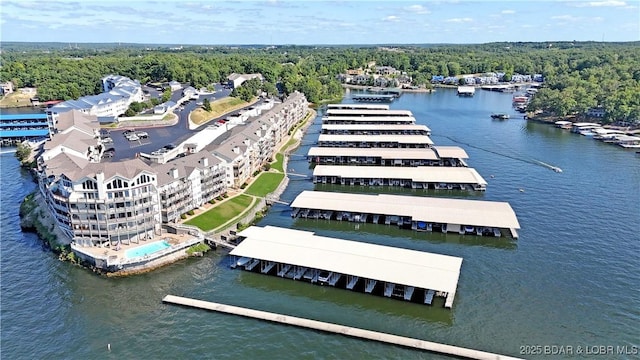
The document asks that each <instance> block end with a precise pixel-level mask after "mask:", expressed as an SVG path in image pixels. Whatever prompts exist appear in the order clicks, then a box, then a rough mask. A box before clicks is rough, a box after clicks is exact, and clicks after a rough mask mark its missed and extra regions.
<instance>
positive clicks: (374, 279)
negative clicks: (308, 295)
mask: <svg viewBox="0 0 640 360" xmlns="http://www.w3.org/2000/svg"><path fill="white" fill-rule="evenodd" d="M238 236H240V237H241V238H244V239H243V240H242V242H241V243H240V244H239V245H238V246H236V248H235V249H233V250H232V251H231V252H230V253H229V255H230V256H233V257H234V261H233V263H232V267H237V266H239V267H241V268H243V269H245V270H250V271H251V270H255V271H259V272H261V273H263V274H275V275H277V276H280V277H286V278H289V279H293V280H303V281H309V282H311V283H313V284H322V285H329V286H334V287H341V288H345V289H350V290H354V291H363V292H365V293H370V294H371V293H373V294H380V295H383V296H386V297H390V298H397V299H401V300H406V301H412V300H413V301H416V302H419V303H425V304H428V305H431V302H432V301H433V295H435V296H440V297H443V298H445V303H444V306H445V307H446V308H451V307H452V306H453V300H454V298H455V295H456V288H457V286H458V277H459V276H460V267H461V266H462V258H459V257H453V256H446V255H439V254H432V253H427V252H422V251H415V250H408V249H400V248H396V247H390V246H382V245H375V244H369V243H363V242H358V241H349V240H343V239H336V238H329V237H324V236H318V235H315V234H314V233H313V232H309V231H302V230H293V229H288V228H280V227H275V226H265V227H258V226H251V227H249V228H247V229H245V230H243V231H241V232H239V233H238ZM258 265H259V266H258Z"/></svg>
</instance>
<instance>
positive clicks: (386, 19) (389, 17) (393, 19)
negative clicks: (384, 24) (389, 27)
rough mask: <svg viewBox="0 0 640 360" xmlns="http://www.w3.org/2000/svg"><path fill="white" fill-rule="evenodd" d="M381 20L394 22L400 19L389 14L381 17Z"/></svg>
mask: <svg viewBox="0 0 640 360" xmlns="http://www.w3.org/2000/svg"><path fill="white" fill-rule="evenodd" d="M382 21H388V22H396V21H400V18H399V17H397V16H395V15H389V16H386V17H383V18H382Z"/></svg>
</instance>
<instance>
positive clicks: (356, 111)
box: [326, 109, 413, 117]
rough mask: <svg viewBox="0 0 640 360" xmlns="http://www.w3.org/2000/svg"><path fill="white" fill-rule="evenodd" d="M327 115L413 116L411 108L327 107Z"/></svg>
mask: <svg viewBox="0 0 640 360" xmlns="http://www.w3.org/2000/svg"><path fill="white" fill-rule="evenodd" d="M326 114H327V116H331V115H342V116H349V115H351V116H393V117H399V116H400V117H404V116H413V113H412V112H411V111H410V110H387V109H327V112H326Z"/></svg>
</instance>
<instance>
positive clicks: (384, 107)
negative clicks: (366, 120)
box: [327, 104, 389, 110]
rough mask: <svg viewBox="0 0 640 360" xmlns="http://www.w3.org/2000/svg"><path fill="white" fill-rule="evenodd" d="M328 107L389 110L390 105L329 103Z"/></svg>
mask: <svg viewBox="0 0 640 360" xmlns="http://www.w3.org/2000/svg"><path fill="white" fill-rule="evenodd" d="M327 109H374V110H389V105H384V104H327Z"/></svg>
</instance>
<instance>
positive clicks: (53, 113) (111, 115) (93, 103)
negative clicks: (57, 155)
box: [47, 75, 144, 129]
mask: <svg viewBox="0 0 640 360" xmlns="http://www.w3.org/2000/svg"><path fill="white" fill-rule="evenodd" d="M102 88H103V90H104V92H103V93H102V94H98V95H89V96H83V97H81V98H80V99H78V100H68V101H64V102H61V103H59V104H57V105H55V106H52V107H51V108H49V109H48V110H47V116H48V120H49V127H50V128H51V129H55V128H56V126H57V121H58V120H57V118H58V116H59V115H60V114H62V113H65V112H67V111H70V110H78V111H81V112H82V113H85V114H87V115H95V116H96V117H98V120H100V121H102V120H104V121H109V122H112V121H113V120H114V119H116V118H117V117H118V116H119V115H122V114H124V113H125V111H127V109H128V108H129V105H130V104H131V103H132V102H134V101H135V102H142V101H144V93H143V92H142V87H141V85H140V82H139V81H138V80H131V79H129V78H128V77H125V76H120V75H109V76H105V77H104V78H102Z"/></svg>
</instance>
